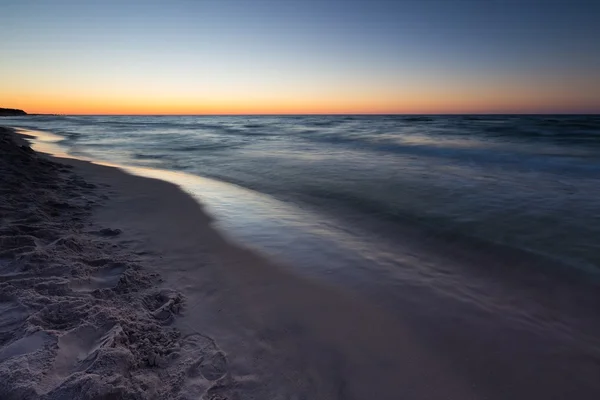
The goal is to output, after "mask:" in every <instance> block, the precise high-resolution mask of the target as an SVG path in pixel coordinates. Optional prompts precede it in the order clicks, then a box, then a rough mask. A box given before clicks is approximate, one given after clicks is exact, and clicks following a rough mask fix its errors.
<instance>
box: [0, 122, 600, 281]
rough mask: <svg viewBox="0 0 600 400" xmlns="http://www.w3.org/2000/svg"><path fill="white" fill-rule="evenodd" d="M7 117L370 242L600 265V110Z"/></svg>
mask: <svg viewBox="0 0 600 400" xmlns="http://www.w3.org/2000/svg"><path fill="white" fill-rule="evenodd" d="M4 123H5V124H7V125H14V126H23V127H29V128H33V129H38V130H46V131H50V132H54V133H57V134H59V135H61V136H62V137H63V140H62V141H60V142H58V144H59V145H60V146H61V148H63V149H65V151H66V152H68V153H69V154H73V155H77V156H85V157H90V158H93V159H97V160H102V161H108V162H113V163H117V164H122V165H128V166H140V167H154V168H158V169H164V170H168V171H180V172H186V173H189V174H192V175H197V176H202V177H212V178H216V179H218V180H221V181H225V182H230V183H235V184H237V185H239V186H240V187H243V188H247V189H252V190H254V191H255V192H259V193H262V194H265V195H267V196H269V197H273V198H275V199H278V200H280V201H284V202H286V203H290V205H291V206H292V207H296V208H298V211H297V212H299V213H302V214H303V215H304V216H305V217H308V216H309V215H311V214H313V213H315V214H316V215H318V217H315V218H317V219H322V217H324V216H326V217H327V219H337V220H338V222H339V225H342V229H343V230H344V231H347V232H351V233H352V234H356V233H357V232H359V231H360V232H361V235H362V236H364V237H361V238H360V239H359V241H361V242H363V241H364V240H365V238H366V237H369V238H371V239H372V240H371V242H375V243H377V242H380V241H382V240H385V239H391V240H390V242H391V245H392V246H395V245H396V244H397V243H398V237H397V236H398V233H397V232H398V231H400V232H402V234H404V233H405V230H406V229H410V230H413V231H418V232H423V234H424V235H436V234H448V235H450V236H456V237H461V238H462V239H464V240H468V239H475V242H478V241H483V242H489V243H496V244H502V245H505V246H507V247H509V248H515V249H520V250H525V251H528V252H533V253H536V254H540V255H543V256H545V257H548V258H550V259H553V260H555V261H558V262H560V263H563V264H565V265H568V266H569V267H571V268H574V269H579V270H586V271H588V272H599V271H600V245H599V243H600V201H599V200H598V199H600V117H598V116H283V117H282V116H277V117H275V116H229V117H225V116H221V117H211V116H183V117H181V116H150V117H148V116H32V117H27V118H25V117H19V118H7V119H5V122H4ZM369 228H370V229H369ZM382 232H385V233H384V234H382ZM359 236H360V235H359ZM400 236H402V235H400ZM557 244H560V245H557ZM368 245H369V246H370V245H371V244H368Z"/></svg>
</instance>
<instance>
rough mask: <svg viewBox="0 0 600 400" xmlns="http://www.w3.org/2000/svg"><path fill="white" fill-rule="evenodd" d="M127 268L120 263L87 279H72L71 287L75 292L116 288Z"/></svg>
mask: <svg viewBox="0 0 600 400" xmlns="http://www.w3.org/2000/svg"><path fill="white" fill-rule="evenodd" d="M126 269H127V267H126V266H124V265H119V264H117V265H114V266H111V267H108V268H104V269H101V270H99V271H96V272H94V273H93V274H91V275H90V277H89V279H87V280H74V281H72V282H71V289H73V291H75V292H92V291H94V290H96V289H110V288H114V287H116V286H117V284H118V283H119V280H120V279H121V276H122V275H123V272H125V270H126Z"/></svg>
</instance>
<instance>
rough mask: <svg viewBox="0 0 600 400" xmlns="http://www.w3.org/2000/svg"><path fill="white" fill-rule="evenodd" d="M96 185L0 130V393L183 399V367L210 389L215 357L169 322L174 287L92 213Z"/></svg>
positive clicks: (99, 198)
mask: <svg viewBox="0 0 600 400" xmlns="http://www.w3.org/2000/svg"><path fill="white" fill-rule="evenodd" d="M103 191H105V188H98V187H96V185H93V184H90V183H87V182H85V181H84V180H82V179H81V178H80V177H79V176H78V175H77V174H75V173H74V172H73V167H71V166H67V165H62V164H58V163H55V162H52V161H49V160H47V159H45V158H43V157H40V156H38V155H37V154H35V153H34V152H33V151H32V150H31V149H30V148H29V146H27V145H26V144H25V143H23V142H22V141H20V140H19V139H18V138H15V137H13V136H12V133H11V131H9V130H7V129H2V128H0V398H1V399H3V400H9V399H48V400H49V399H75V398H77V399H167V398H187V397H186V395H185V393H182V389H183V388H184V385H183V383H184V381H185V380H186V379H187V378H186V377H187V375H189V374H195V375H194V376H196V379H198V380H200V381H202V383H203V389H204V390H203V392H202V393H198V396H197V397H196V398H199V397H200V396H201V395H205V396H206V398H214V396H212V395H211V394H210V393H209V391H210V389H211V387H213V386H218V381H219V379H220V378H222V376H223V375H224V372H222V371H223V370H224V367H223V365H224V364H225V363H226V359H225V356H224V355H223V354H222V353H220V352H219V351H218V349H216V347H215V345H214V342H213V341H212V339H210V338H208V337H201V336H197V337H194V338H189V337H188V338H183V337H182V336H181V334H180V333H179V331H178V330H176V329H175V328H173V327H171V326H170V324H171V323H172V321H173V319H174V318H177V314H178V312H179V310H180V309H181V307H182V305H183V303H184V299H183V297H182V296H181V295H180V294H179V293H178V292H176V291H173V290H166V289H159V288H158V286H157V284H159V282H160V278H159V276H158V275H157V274H154V273H151V272H148V270H147V269H145V268H143V266H142V265H141V264H140V259H139V257H137V256H134V255H132V253H131V252H130V251H128V249H127V247H126V245H124V244H123V243H119V242H117V241H116V239H117V238H118V237H119V236H120V235H121V232H120V231H119V230H115V229H113V228H112V227H111V226H99V225H97V224H94V223H93V222H92V220H91V215H92V212H93V209H94V208H96V207H98V206H99V205H101V204H102V203H103V202H104V201H106V196H104V195H103V194H101V193H102V192H103Z"/></svg>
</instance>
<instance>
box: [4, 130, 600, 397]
mask: <svg viewBox="0 0 600 400" xmlns="http://www.w3.org/2000/svg"><path fill="white" fill-rule="evenodd" d="M15 140H16V142H15ZM0 152H1V154H0V155H1V157H0V194H1V197H0V399H213V400H216V399H298V400H300V399H311V400H312V399H390V400H392V399H460V400H462V399H504V398H514V399H518V398H523V399H531V398H545V399H547V398H557V399H560V398H566V397H565V396H567V395H569V394H570V395H572V396H571V397H572V398H578V399H583V398H590V399H593V398H597V395H598V393H600V391H599V390H598V387H599V385H598V383H597V382H598V379H597V378H598V374H597V372H598V370H599V369H598V364H597V361H596V359H595V358H592V357H590V358H582V359H581V360H578V361H577V363H576V362H575V361H574V360H573V359H564V360H561V359H560V357H559V358H556V357H554V355H555V354H559V355H560V354H562V353H561V351H562V350H563V349H562V348H558V347H552V346H551V345H549V344H548V343H546V342H544V341H543V338H540V337H537V336H535V335H533V334H532V335H530V336H526V337H527V338H529V339H523V335H522V334H519V335H520V336H518V337H519V341H518V342H517V341H514V342H512V340H513V339H515V338H516V337H517V336H516V335H512V334H511V333H510V332H511V329H510V328H505V327H502V326H500V325H498V326H495V325H491V324H489V325H486V326H480V327H479V331H478V333H481V335H479V336H477V334H474V333H473V331H472V330H470V328H471V327H470V326H468V325H465V328H464V329H462V330H461V329H449V328H448V327H450V326H451V325H452V324H461V323H465V322H464V321H467V320H468V319H469V318H471V317H473V314H466V313H465V315H464V319H455V318H454V317H451V318H450V317H448V318H445V319H444V317H443V316H440V318H439V319H438V320H436V321H429V322H428V325H423V324H421V326H420V327H419V326H417V325H418V324H416V323H414V322H415V321H414V320H411V319H410V318H408V315H409V314H410V313H409V312H406V313H405V317H404V318H403V317H402V315H403V313H402V311H401V310H399V311H398V313H397V314H400V317H398V315H391V314H390V313H389V312H387V311H386V310H385V309H383V308H382V307H380V306H378V305H376V304H373V303H371V302H369V301H368V300H367V299H365V298H363V297H358V295H356V294H353V293H351V292H348V291H346V290H344V289H342V288H339V287H333V286H329V285H327V284H325V283H323V282H317V281H313V280H311V279H308V278H306V277H302V276H298V275H296V274H294V273H293V272H292V269H290V268H287V267H286V266H283V265H279V264H275V263H273V262H271V261H269V260H267V259H266V258H264V257H262V256H261V255H259V254H256V253H254V252H251V251H249V250H247V249H245V248H243V247H240V246H239V245H237V244H234V243H231V242H230V241H229V240H228V239H227V238H226V237H224V236H223V235H222V234H221V233H219V232H218V231H217V230H216V229H215V228H214V227H213V226H212V220H211V218H210V216H209V215H207V213H206V212H205V211H204V210H203V209H202V206H201V205H200V204H198V203H197V202H196V201H195V200H194V199H193V198H191V197H190V196H189V195H187V194H186V193H185V192H183V191H182V190H181V189H180V188H178V187H177V186H176V185H174V184H171V183H168V182H164V181H160V180H155V179H148V178H141V177H137V176H132V175H129V174H127V173H125V172H123V171H121V170H120V169H117V168H112V167H107V166H101V165H96V164H92V163H89V162H85V161H80V160H73V159H63V158H61V159H56V158H49V157H46V156H42V155H39V154H36V153H35V152H33V151H32V150H31V149H30V148H29V147H27V145H26V143H24V142H23V141H20V140H19V138H15V137H14V135H13V134H12V133H11V132H10V131H8V130H1V131H0ZM249 212H251V210H249ZM406 290H407V291H408V290H410V289H409V288H408V287H407V289H406ZM407 295H408V293H407ZM431 304H432V305H433V306H434V307H435V304H436V302H435V301H431ZM437 304H438V306H439V303H437ZM451 307H457V308H458V306H454V305H452V306H451ZM459 314H461V315H462V313H459ZM491 321H493V322H498V321H499V320H491ZM424 327H425V328H426V329H424ZM447 330H453V331H456V332H462V334H463V336H464V337H460V338H455V337H452V336H450V335H446V336H444V334H443V332H445V331H447ZM494 332H496V333H497V334H496V335H495V334H494ZM505 335H506V336H505ZM440 338H444V339H443V340H441V339H440ZM470 341H472V342H473V343H474V346H473V347H472V348H471V349H469V346H468V344H466V342H470ZM486 341H487V342H489V343H493V345H492V344H488V345H486V346H487V347H481V346H480V347H477V346H475V345H476V344H479V342H482V343H483V342H486ZM487 342H486V343H487ZM549 343H551V342H549ZM494 346H497V347H494ZM536 346H539V347H540V348H542V349H543V351H544V352H546V351H547V352H548V353H549V354H550V353H552V357H553V358H550V356H549V357H548V358H547V360H546V359H544V360H542V359H538V358H537V357H538V356H539V353H535V352H532V353H531V354H532V355H529V356H527V355H526V353H527V351H529V350H530V349H536V348H537V347H536ZM479 348H485V349H486V350H487V353H482V354H478V352H477V349H479ZM507 349H508V350H509V351H508V352H507V351H505V350H507ZM463 350H464V351H463ZM511 351H512V352H511ZM520 352H522V353H523V355H520V354H519V353H520ZM565 354H571V353H565ZM514 357H519V358H514ZM546 361H548V362H546ZM563 361H564V362H563ZM575 366H577V367H575Z"/></svg>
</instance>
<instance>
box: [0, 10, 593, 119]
mask: <svg viewBox="0 0 600 400" xmlns="http://www.w3.org/2000/svg"><path fill="white" fill-rule="evenodd" d="M0 11H1V12H0V37H1V38H2V39H1V40H0V107H11V108H21V109H24V110H26V111H28V112H30V113H59V114H308V113H324V114H328V113H383V114H387V113H407V114H413V113H434V114H438V113H598V112H600V45H599V43H600V23H598V21H600V2H598V1H592V0H518V1H517V0H420V1H416V0H395V1H389V0H319V1H317V0H304V1H301V0H278V1H275V0H170V1H166V0H164V1H153V0H148V1H142V0H138V1H132V0H120V1H114V0H103V1H96V0H93V1H88V0H54V1H44V0H19V1H14V0H0Z"/></svg>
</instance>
